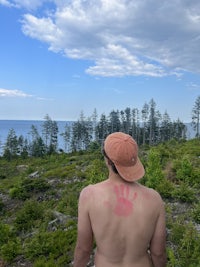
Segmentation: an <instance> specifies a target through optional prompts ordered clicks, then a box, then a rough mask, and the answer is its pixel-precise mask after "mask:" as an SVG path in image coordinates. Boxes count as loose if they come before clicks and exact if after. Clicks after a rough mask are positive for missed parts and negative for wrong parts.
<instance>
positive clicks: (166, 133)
mask: <svg viewBox="0 0 200 267" xmlns="http://www.w3.org/2000/svg"><path fill="white" fill-rule="evenodd" d="M156 106H157V105H156V103H155V101H154V100H153V99H151V100H150V101H149V103H145V104H144V105H143V108H142V110H138V109H137V108H130V107H127V108H126V109H125V110H112V111H111V112H110V113H109V115H108V116H106V115H105V114H101V115H100V116H98V114H97V111H96V109H95V110H94V112H93V114H92V115H91V116H90V117H88V118H85V116H84V113H83V111H82V112H81V114H80V117H79V119H78V120H77V121H74V122H71V123H69V122H68V123H66V126H65V130H64V132H62V133H59V130H58V124H57V122H56V121H54V120H52V119H51V118H50V116H49V115H48V114H47V115H46V116H45V117H44V122H43V124H42V132H41V133H40V132H39V130H38V129H37V127H36V126H35V125H32V126H31V129H30V138H29V139H27V137H26V136H25V137H24V136H22V135H20V136H17V135H16V133H15V130H14V129H10V131H9V133H8V136H7V139H6V142H5V144H4V145H3V156H4V157H5V158H7V159H12V158H14V157H15V156H18V155H21V156H22V157H24V158H25V157H29V156H33V157H35V156H36V157H42V156H44V155H51V154H53V153H57V152H67V153H69V152H75V151H80V150H87V149H88V148H89V147H90V146H91V145H92V146H94V145H97V146H98V145H101V144H102V142H103V140H104V139H105V137H106V136H107V135H108V134H110V133H112V132H118V131H121V132H125V133H127V134H130V135H131V136H133V138H134V139H135V140H136V141H137V143H138V145H145V144H147V145H152V146H154V145H157V144H159V143H162V142H165V141H169V140H171V139H176V140H181V139H186V137H187V127H186V124H185V123H184V122H182V121H180V119H179V118H178V119H177V120H175V121H172V120H171V119H170V116H169V114H168V113H167V111H165V113H164V114H161V113H160V112H159V110H157V107H156ZM191 114H192V117H191V121H192V126H193V129H194V131H195V133H196V137H199V120H200V97H198V98H197V99H196V101H195V104H194V107H193V109H192V112H191ZM58 135H60V136H62V139H63V143H64V148H62V149H60V148H59V145H58Z"/></svg>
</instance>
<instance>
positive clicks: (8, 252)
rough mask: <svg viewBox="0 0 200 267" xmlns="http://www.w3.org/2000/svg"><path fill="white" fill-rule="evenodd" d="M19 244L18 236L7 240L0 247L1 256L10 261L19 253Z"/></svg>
mask: <svg viewBox="0 0 200 267" xmlns="http://www.w3.org/2000/svg"><path fill="white" fill-rule="evenodd" d="M21 249H22V248H21V244H20V240H19V239H18V238H15V239H14V240H9V241H8V242H7V243H6V244H4V245H3V246H2V247H1V249H0V254H1V257H2V258H3V260H4V261H6V262H12V261H13V260H14V259H15V258H16V257H17V256H18V255H19V254H20V253H21Z"/></svg>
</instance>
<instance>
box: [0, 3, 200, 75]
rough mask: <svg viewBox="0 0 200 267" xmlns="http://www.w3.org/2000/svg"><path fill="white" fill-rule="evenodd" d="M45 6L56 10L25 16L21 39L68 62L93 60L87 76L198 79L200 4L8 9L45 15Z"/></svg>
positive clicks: (55, 4)
mask: <svg viewBox="0 0 200 267" xmlns="http://www.w3.org/2000/svg"><path fill="white" fill-rule="evenodd" d="M0 1H1V2H2V1H3V0H0ZM1 2H0V3H1ZM4 2H7V3H8V1H6V0H4ZM47 2H52V3H53V4H54V9H52V10H49V12H48V13H47V12H46V13H45V14H46V15H43V16H42V15H41V14H42V13H41V12H40V14H39V13H37V10H36V11H35V13H34V11H33V12H32V13H31V14H30V13H28V14H25V15H24V18H23V21H22V30H23V32H24V34H26V35H27V36H29V37H31V38H35V39H38V40H40V41H42V42H45V43H47V44H48V45H49V49H50V50H52V51H54V52H60V53H62V54H63V55H65V56H66V57H70V58H76V59H87V60H91V62H93V63H91V66H90V67H89V68H88V69H87V70H86V72H87V73H89V74H91V75H97V76H124V75H146V76H155V77H161V76H164V75H169V74H175V75H176V74H177V75H178V74H179V73H180V72H182V71H189V72H196V73H199V70H200V53H199V47H200V2H199V1H198V0H190V1H189V0H188V1H180V0H173V1H172V0H163V1H157V0H151V1H149V0H143V1H141V0H134V1H132V0H96V1H85V0H68V1H64V0H54V1H53V0H52V1H39V0H37V1H36V0H33V1H31V0H23V1H22V0H18V1H17V0H15V1H10V2H9V3H10V4H11V3H12V4H18V5H19V4H20V5H21V6H23V7H26V8H29V9H31V6H32V10H33V9H34V8H36V7H39V6H42V5H43V8H44V10H45V11H46V10H47V8H48V4H47ZM55 6H56V8H55ZM49 7H50V6H49ZM40 11H41V9H40ZM47 14H48V15H47Z"/></svg>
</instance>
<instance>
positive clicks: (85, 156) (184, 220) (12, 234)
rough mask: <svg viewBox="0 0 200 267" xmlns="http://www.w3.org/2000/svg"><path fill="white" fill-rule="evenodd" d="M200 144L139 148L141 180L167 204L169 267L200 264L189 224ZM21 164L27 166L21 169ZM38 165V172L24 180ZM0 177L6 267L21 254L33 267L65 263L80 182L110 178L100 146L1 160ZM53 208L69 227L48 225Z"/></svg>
mask: <svg viewBox="0 0 200 267" xmlns="http://www.w3.org/2000/svg"><path fill="white" fill-rule="evenodd" d="M95 146H96V144H95ZM199 147H200V141H199V140H197V139H194V140H190V141H187V142H185V141H184V142H180V141H176V140H173V141H172V140H171V141H169V142H166V143H163V144H161V145H157V146H156V147H153V148H152V147H149V146H146V145H144V146H143V147H142V148H141V150H140V158H141V160H142V162H143V163H144V166H145V169H146V175H145V177H144V179H142V180H143V182H144V184H145V185H148V186H151V187H154V188H155V189H156V190H157V191H158V192H159V193H160V194H161V196H162V197H164V201H165V202H166V212H167V231H168V236H167V239H168V240H167V256H168V264H167V267H197V266H200V263H199V255H198V252H199V251H200V247H199V244H200V240H199V234H198V233H197V232H196V229H195V228H194V227H193V228H192V223H193V224H194V225H195V223H198V224H199V221H200V219H199V214H200V209H199V202H197V199H198V196H199V189H200V186H199V174H200V168H199V166H200V158H199V156H200V152H199ZM93 149H94V150H93ZM19 165H24V166H26V168H25V169H23V170H22V169H21V170H20V169H19V168H18V166H19ZM188 166H189V169H188ZM191 167H192V168H191ZM36 170H37V171H38V172H39V174H40V175H42V177H40V178H34V179H31V178H28V176H29V174H31V173H33V172H35V171H36ZM169 172H172V175H171V176H170V173H169ZM0 174H1V175H2V178H1V177H0V179H1V183H0V191H1V193H2V195H3V201H1V202H0V211H1V209H2V212H0V216H1V222H0V258H1V259H3V260H4V261H6V262H7V266H8V267H12V266H15V264H16V263H15V261H16V257H18V255H19V257H20V258H21V257H23V259H24V261H25V264H26V261H27V262H30V264H31V266H33V267H40V266H42V267H52V266H58V267H64V266H70V262H71V261H72V260H73V251H74V246H75V242H76V235H77V233H76V226H77V220H76V217H77V208H78V197H79V193H80V191H81V189H82V188H83V187H84V186H86V185H88V184H90V183H92V184H93V183H96V182H100V181H102V180H105V179H106V178H107V176H108V171H107V168H106V165H105V162H104V159H103V156H102V155H101V154H100V151H99V149H97V150H96V147H95V148H92V149H91V150H90V151H79V152H76V153H71V154H65V153H62V154H52V155H49V156H44V157H42V158H30V157H29V158H27V159H22V158H19V157H18V158H16V159H12V161H6V160H5V158H0ZM185 174H187V175H185ZM171 177H172V179H171ZM186 177H187V179H186ZM8 193H9V194H8ZM9 196H10V197H11V199H10V198H9ZM27 198H28V199H29V200H27ZM34 199H39V201H40V202H38V201H36V200H34ZM54 211H57V212H61V213H63V215H67V217H69V220H68V222H67V223H66V225H65V224H64V223H62V224H59V222H58V221H56V222H55V225H54V224H53V226H55V227H54V228H52V229H51V228H49V223H50V222H52V221H54V220H55V219H56V218H57V217H55V215H54ZM189 220H192V222H190V223H188V221H189ZM3 222H7V224H4V223H3ZM22 245H23V249H22ZM186 257H187V258H188V260H187V259H186Z"/></svg>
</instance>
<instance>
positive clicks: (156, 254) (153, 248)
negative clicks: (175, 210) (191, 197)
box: [150, 202, 167, 267]
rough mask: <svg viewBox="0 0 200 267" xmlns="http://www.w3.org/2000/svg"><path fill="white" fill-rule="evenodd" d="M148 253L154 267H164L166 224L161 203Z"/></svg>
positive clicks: (165, 262)
mask: <svg viewBox="0 0 200 267" xmlns="http://www.w3.org/2000/svg"><path fill="white" fill-rule="evenodd" d="M150 252H151V258H152V262H153V266H154V267H166V264H167V259H166V224H165V208H164V203H163V202H162V203H161V207H160V212H159V216H158V219H157V223H156V228H155V231H154V234H153V237H152V240H151V243H150Z"/></svg>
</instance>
